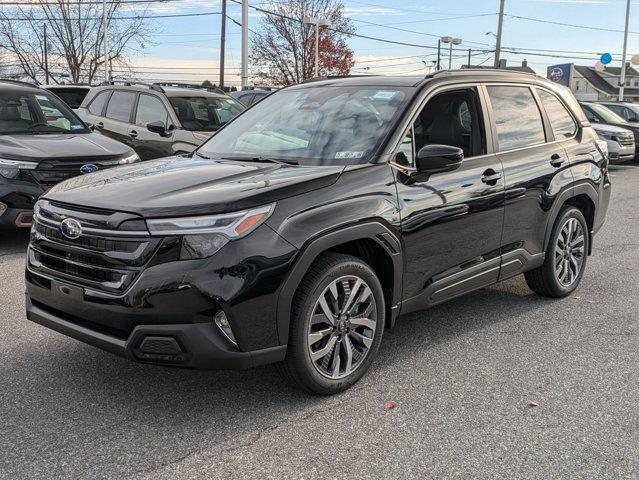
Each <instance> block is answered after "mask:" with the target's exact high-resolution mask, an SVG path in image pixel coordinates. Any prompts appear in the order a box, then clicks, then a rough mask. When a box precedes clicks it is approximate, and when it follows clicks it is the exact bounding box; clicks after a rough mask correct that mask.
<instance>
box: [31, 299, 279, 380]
mask: <svg viewBox="0 0 639 480" xmlns="http://www.w3.org/2000/svg"><path fill="white" fill-rule="evenodd" d="M26 309H27V318H28V319H29V320H31V321H32V322H35V323H38V324H40V325H42V326H45V327H47V328H50V329H52V330H55V331H56V332H59V333H62V334H64V335H67V336H69V337H72V338H75V339H76V340H80V341H82V342H85V343H88V344H89V345H93V346H94V347H98V348H101V349H103V350H106V351H108V352H111V353H114V354H116V355H119V356H121V357H125V358H128V359H130V360H133V361H137V362H143V363H154V364H160V365H166V366H177V367H184V368H195V369H207V370H208V369H242V368H250V367H255V366H258V365H264V364H267V363H273V362H278V361H281V360H283V359H284V355H285V354H286V345H278V346H275V347H271V348H264V349H261V350H256V351H251V352H241V351H238V350H235V349H233V348H231V347H230V346H229V345H228V343H227V342H225V340H224V339H223V338H221V336H220V334H219V333H218V332H216V331H215V330H214V329H215V327H214V325H212V324H210V323H187V324H163V325H138V326H136V327H135V328H134V329H133V331H132V332H131V334H130V335H129V336H128V338H126V339H123V338H118V337H115V336H112V335H109V334H107V333H103V332H100V331H97V330H95V329H92V328H90V327H88V326H87V325H86V324H82V323H81V322H80V323H79V322H78V321H77V320H76V321H71V320H69V319H65V318H64V316H63V315H61V314H60V313H59V312H52V311H50V310H49V309H48V308H46V307H45V306H44V305H41V304H34V302H33V301H32V300H31V298H30V297H29V296H28V295H27V297H26Z"/></svg>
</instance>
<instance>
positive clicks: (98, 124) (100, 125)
mask: <svg viewBox="0 0 639 480" xmlns="http://www.w3.org/2000/svg"><path fill="white" fill-rule="evenodd" d="M95 128H97V129H99V130H102V129H103V128H104V123H102V122H98V123H96V124H95Z"/></svg>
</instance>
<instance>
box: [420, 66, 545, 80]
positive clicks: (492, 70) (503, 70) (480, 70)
mask: <svg viewBox="0 0 639 480" xmlns="http://www.w3.org/2000/svg"><path fill="white" fill-rule="evenodd" d="M467 72H468V73H495V72H499V73H508V74H510V73H513V74H515V75H517V74H518V75H528V76H529V77H530V76H533V77H539V76H540V75H538V74H536V73H530V72H523V71H521V70H509V69H507V68H488V67H487V68H459V69H451V70H448V69H445V70H435V71H434V72H432V73H429V74H428V75H426V78H434V77H437V76H438V75H450V74H454V73H467ZM542 78H543V77H542Z"/></svg>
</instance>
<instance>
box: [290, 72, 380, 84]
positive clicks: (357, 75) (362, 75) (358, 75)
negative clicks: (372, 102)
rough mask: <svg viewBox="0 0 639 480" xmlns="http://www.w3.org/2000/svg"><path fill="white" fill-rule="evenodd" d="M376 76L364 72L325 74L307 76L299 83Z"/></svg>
mask: <svg viewBox="0 0 639 480" xmlns="http://www.w3.org/2000/svg"><path fill="white" fill-rule="evenodd" d="M376 76H377V77H378V76H379V75H372V74H366V73H362V74H355V75H327V76H325V77H312V78H307V79H306V80H302V81H301V82H300V83H311V82H321V81H322V80H334V79H340V78H356V77H376Z"/></svg>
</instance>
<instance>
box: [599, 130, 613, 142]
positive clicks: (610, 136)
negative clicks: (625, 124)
mask: <svg viewBox="0 0 639 480" xmlns="http://www.w3.org/2000/svg"><path fill="white" fill-rule="evenodd" d="M597 135H599V138H605V139H606V140H615V141H616V140H617V137H616V136H615V134H614V133H612V132H597Z"/></svg>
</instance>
